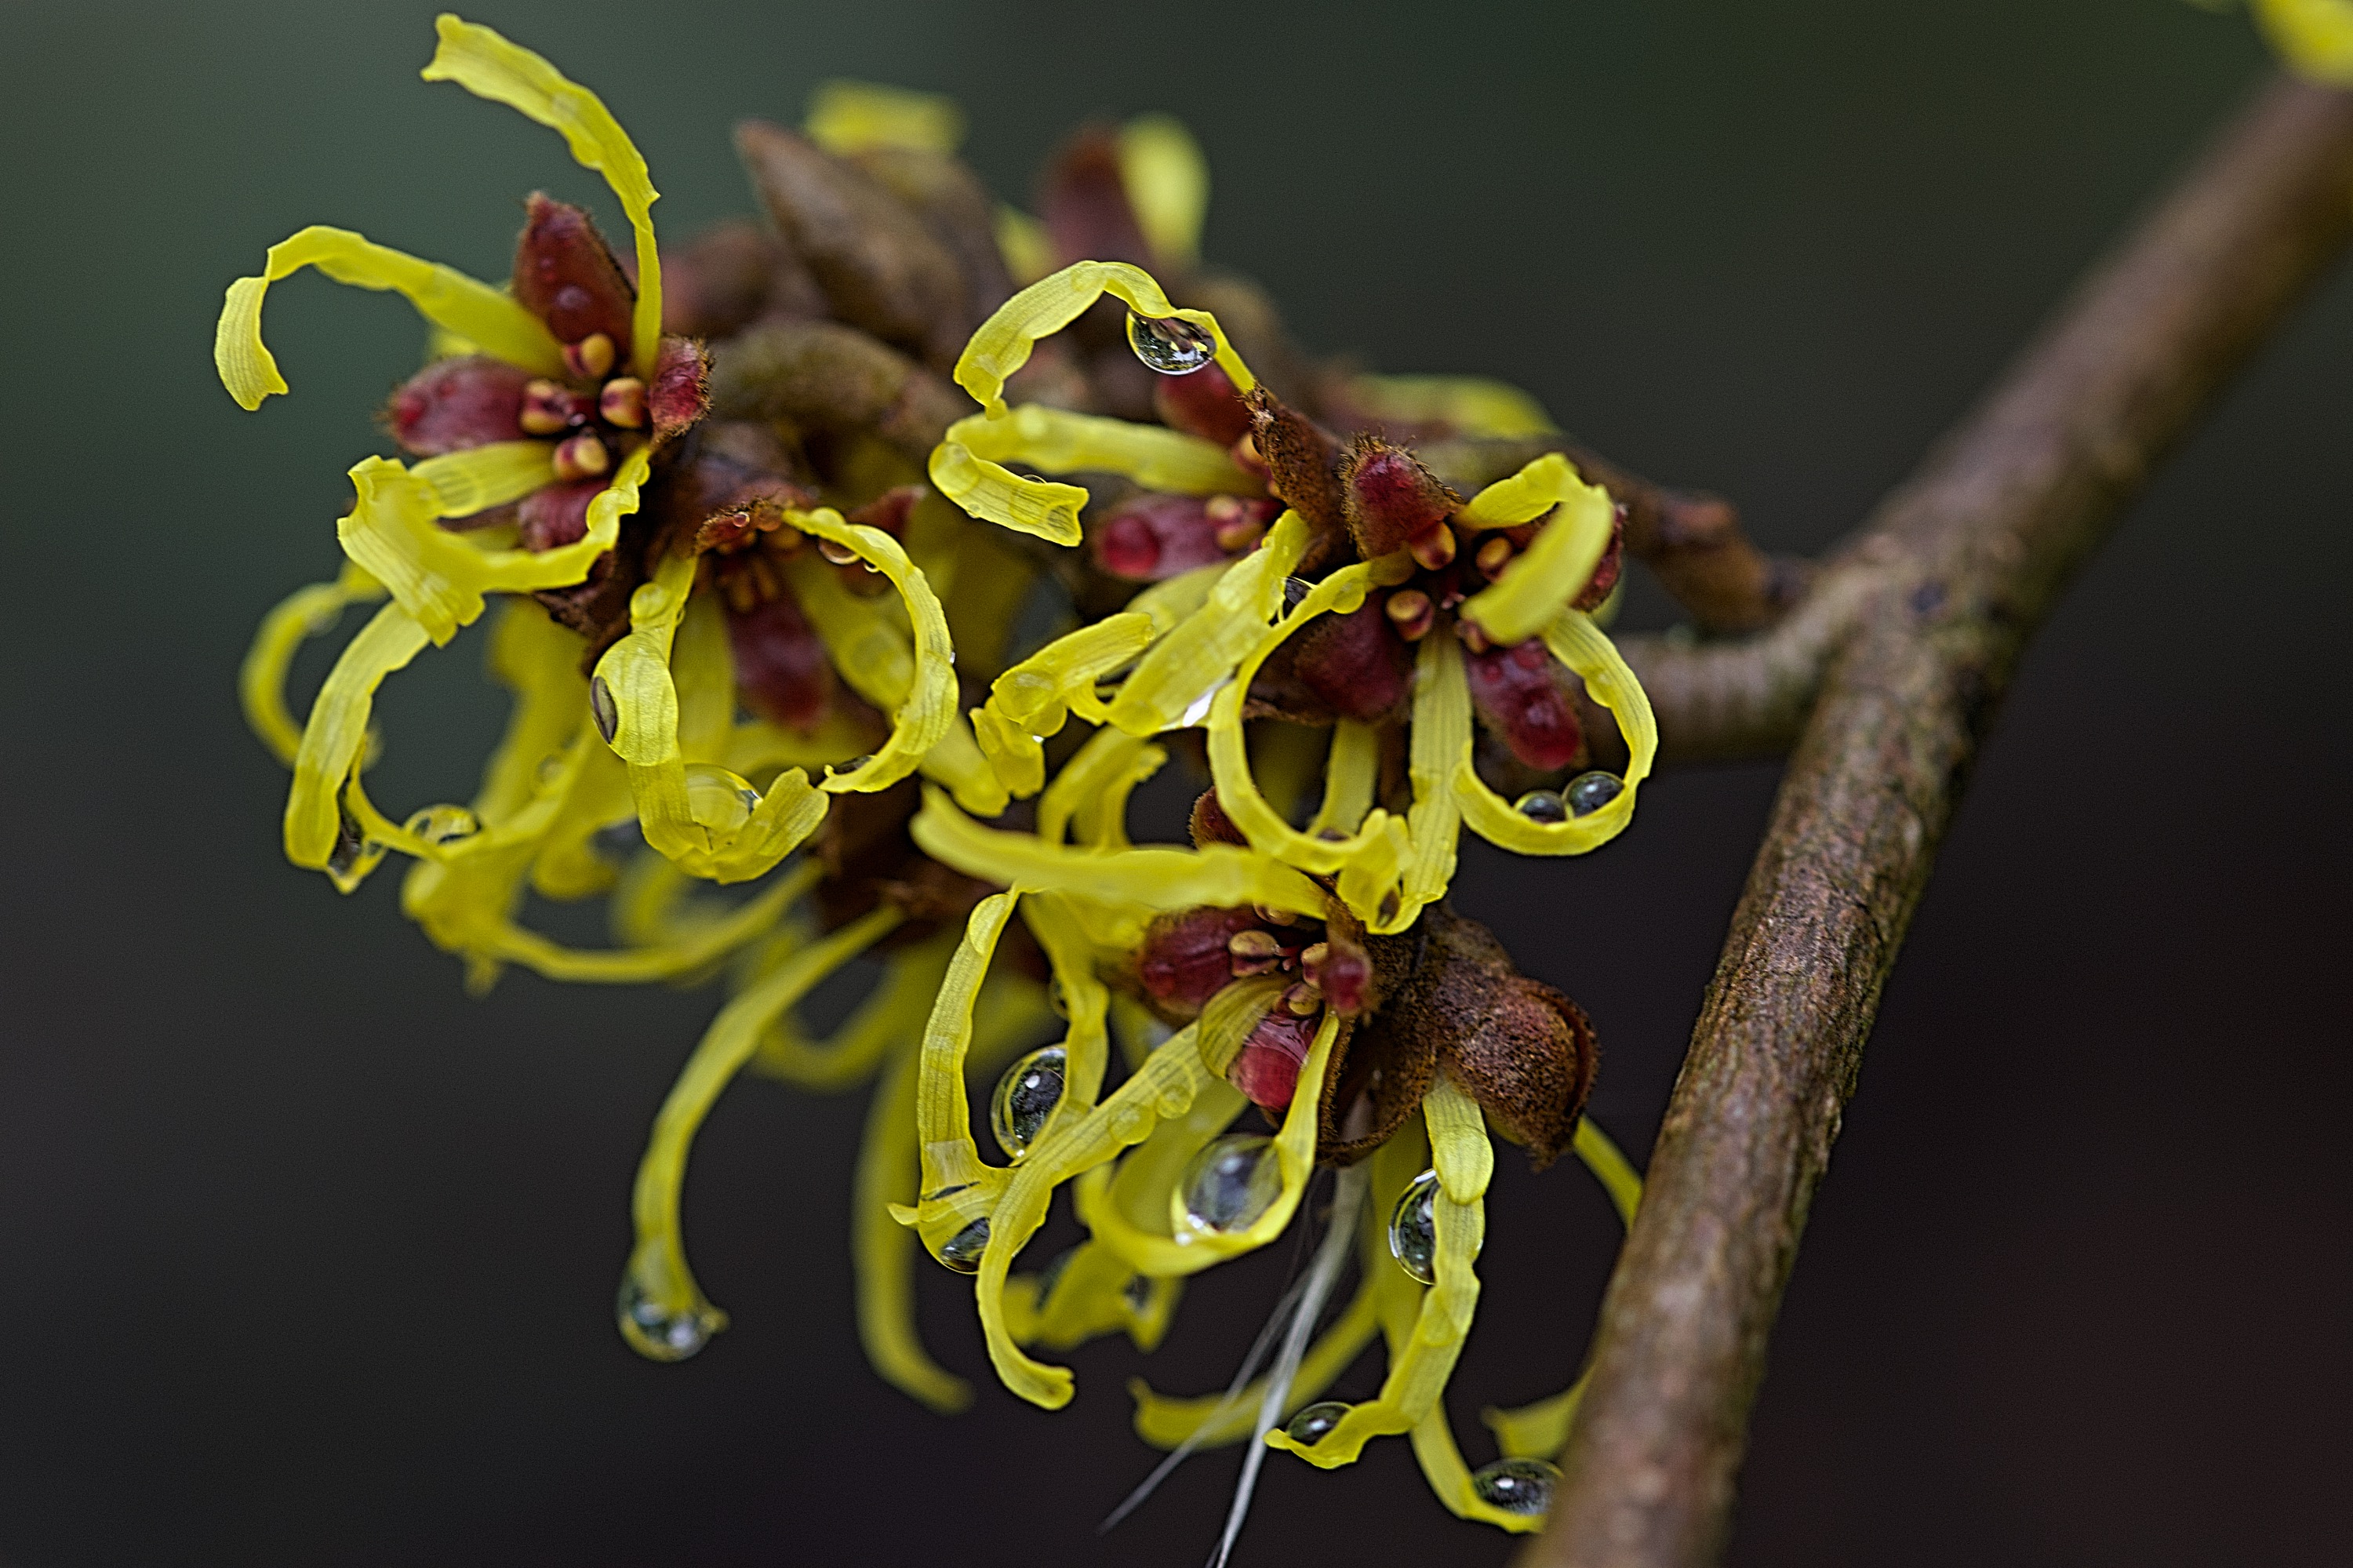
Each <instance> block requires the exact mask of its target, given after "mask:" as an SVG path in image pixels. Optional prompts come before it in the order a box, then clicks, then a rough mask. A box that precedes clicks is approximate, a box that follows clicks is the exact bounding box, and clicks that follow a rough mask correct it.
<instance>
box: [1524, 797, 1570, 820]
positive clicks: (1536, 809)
mask: <svg viewBox="0 0 2353 1568" xmlns="http://www.w3.org/2000/svg"><path fill="white" fill-rule="evenodd" d="M1512 810H1514V811H1517V812H1518V813H1519V814H1520V815H1521V816H1523V817H1525V818H1527V819H1528V821H1532V822H1565V821H1568V802H1567V801H1566V800H1562V799H1561V798H1560V797H1559V796H1557V795H1556V794H1554V793H1553V792H1552V791H1551V790H1549V789H1531V790H1529V791H1528V792H1527V793H1526V794H1525V795H1523V796H1521V797H1520V798H1519V799H1518V800H1514V801H1513V802H1512Z"/></svg>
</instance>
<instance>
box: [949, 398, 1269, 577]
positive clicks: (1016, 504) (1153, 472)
mask: <svg viewBox="0 0 2353 1568" xmlns="http://www.w3.org/2000/svg"><path fill="white" fill-rule="evenodd" d="M1008 463H1018V464H1020V465H1021V466H1023V467H1025V468H1036V469H1042V470H1044V471H1047V472H1049V473H1077V472H1082V471H1088V472H1103V473H1117V474H1124V475H1126V476H1127V477H1128V478H1130V479H1133V480H1134V481H1135V482H1137V483H1138V484H1140V485H1142V486H1144V487H1145V489H1146V490H1157V491H1164V492H1167V493H1171V494H1176V495H1258V494H1261V493H1264V488H1265V487H1264V486H1263V485H1261V483H1260V482H1259V481H1258V479H1257V478H1256V477H1255V476H1253V475H1251V474H1250V473H1249V472H1247V471H1244V470H1242V469H1240V468H1239V467H1237V466H1236V465H1235V463H1234V461H1233V458H1232V457H1231V456H1230V455H1229V453H1228V452H1227V450H1225V449H1224V448H1223V447H1220V446H1219V445H1218V444H1217V443H1216V442H1214V441H1205V440H1202V439H1201V438H1200V437H1198V436H1190V435H1187V434H1186V433H1185V432H1184V431H1182V430H1172V429H1167V428H1166V427H1165V426H1161V425H1134V424H1130V423H1128V422H1127V421H1126V420H1124V419H1107V418H1101V417H1100V416H1097V415H1093V414H1073V413H1071V412H1070V411H1069V410H1067V409H1063V408H1049V407H1047V406H1046V405H1044V404H1042V403H1029V404H1025V405H1023V406H1022V407H1021V408H1015V409H1012V410H1010V411H1008V412H1005V413H999V414H995V415H989V414H976V415H974V416H972V417H971V418H965V419H959V420H957V421H956V422H955V424H953V425H950V426H949V427H948V430H947V435H946V436H945V438H944V440H942V441H941V443H940V444H939V446H937V447H936V448H934V450H933V452H932V459H931V463H930V471H931V476H932V482H933V483H934V485H936V486H938V487H939V491H940V493H941V494H943V495H944V496H946V497H947V498H948V499H949V500H950V501H953V502H955V503H956V504H957V505H958V506H961V507H963V508H964V509H965V511H966V512H968V513H970V514H972V515H973V516H975V517H977V518H979V519H980V520H981V521H983V522H985V523H995V524H997V525H998V526H1000V527H1006V528H1012V529H1015V530H1017V531H1018V532H1020V533H1024V534H1035V535H1038V536H1039V537H1040V538H1043V539H1048V540H1050V541H1052V542H1053V543H1055V544H1058V545H1075V544H1077V543H1078V542H1079V539H1080V537H1081V534H1080V528H1079V513H1080V512H1081V511H1082V509H1083V508H1084V507H1085V506H1086V504H1087V502H1088V500H1089V499H1090V497H1089V495H1088V493H1087V491H1086V489H1085V487H1084V486H1082V485H1076V484H1062V483H1056V482H1053V481H1050V480H1045V479H1039V478H1037V477H1036V476H1034V475H1032V476H1029V477H1023V476H1021V475H1018V474H1016V473H1015V472H1014V471H1012V470H1011V469H1009V468H1008V467H1007V466H1006V464H1008Z"/></svg>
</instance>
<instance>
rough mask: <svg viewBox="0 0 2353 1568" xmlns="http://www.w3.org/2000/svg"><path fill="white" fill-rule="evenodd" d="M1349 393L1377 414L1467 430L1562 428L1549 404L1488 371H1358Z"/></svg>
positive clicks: (1498, 433)
mask: <svg viewBox="0 0 2353 1568" xmlns="http://www.w3.org/2000/svg"><path fill="white" fill-rule="evenodd" d="M1348 394H1349V396H1350V397H1353V398H1354V399H1355V400H1356V402H1358V403H1360V404H1362V405H1363V406H1364V408H1366V411H1367V412H1369V413H1371V414H1373V415H1374V416H1376V417H1377V418H1383V419H1393V420H1396V421H1397V422H1398V423H1399V424H1420V423H1424V422H1427V421H1432V420H1443V421H1445V422H1446V423H1447V424H1449V425H1451V426H1453V427H1454V429H1456V430H1457V431H1458V432H1459V433H1461V434H1462V435H1465V436H1482V437H1487V438H1491V439H1493V440H1512V439H1514V438H1516V437H1526V436H1548V435H1552V434H1554V433H1555V431H1556V426H1555V425H1554V424H1553V422H1552V416H1551V415H1549V414H1547V413H1546V412H1545V410H1544V405H1543V404H1541V403H1539V402H1537V401H1536V400H1535V398H1534V397H1530V396H1528V394H1526V393H1525V392H1523V391H1521V390H1520V389H1519V388H1518V387H1513V386H1509V385H1506V384H1505V383H1504V382H1501V381H1490V380H1488V379H1486V378H1485V377H1483V376H1350V377H1349V378H1348Z"/></svg>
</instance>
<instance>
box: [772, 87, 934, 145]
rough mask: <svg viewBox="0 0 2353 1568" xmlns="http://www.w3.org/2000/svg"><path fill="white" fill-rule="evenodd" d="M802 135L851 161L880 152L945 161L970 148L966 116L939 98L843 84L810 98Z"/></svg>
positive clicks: (896, 89) (901, 89)
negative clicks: (893, 151) (961, 148)
mask: <svg viewBox="0 0 2353 1568" xmlns="http://www.w3.org/2000/svg"><path fill="white" fill-rule="evenodd" d="M801 130H802V131H803V132H805V133H807V136H808V139H809V140H810V141H812V142H814V143H817V144H818V146H820V147H822V148H824V149H825V150H826V151H827V152H828V153H839V154H842V155H843V156H845V157H848V156H850V155H852V154H859V153H865V152H871V151H873V150H875V149H877V148H903V149H905V150H907V151H909V152H915V153H938V154H942V155H945V154H950V153H953V152H955V150H956V148H957V147H958V146H960V145H961V144H962V143H963V142H964V111H963V110H962V109H960V108H958V107H957V106H956V101H955V99H953V98H943V97H941V96H940V95H939V94H938V93H936V92H917V91H915V90H913V89H912V88H905V87H886V86H883V85H882V84H881V83H879V82H871V81H846V80H842V79H839V78H837V79H834V80H831V81H821V82H819V83H818V84H817V90H816V91H815V92H813V93H811V94H809V105H808V114H807V117H806V118H805V119H804V120H803V121H802V122H801Z"/></svg>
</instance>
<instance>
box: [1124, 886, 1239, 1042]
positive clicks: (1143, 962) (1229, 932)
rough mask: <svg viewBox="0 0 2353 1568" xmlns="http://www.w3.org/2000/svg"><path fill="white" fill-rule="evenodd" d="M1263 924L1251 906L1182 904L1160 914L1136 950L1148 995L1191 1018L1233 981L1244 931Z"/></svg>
mask: <svg viewBox="0 0 2353 1568" xmlns="http://www.w3.org/2000/svg"><path fill="white" fill-rule="evenodd" d="M1260 926H1261V920H1260V919H1259V916H1258V915H1257V914H1256V913H1255V912H1254V911H1251V910H1249V909H1210V908H1199V909H1179V910H1176V911H1174V912H1172V913H1170V914H1166V915H1162V916H1158V917H1157V918H1155V920H1154V921H1153V922H1152V925H1151V926H1150V927H1148V928H1147V929H1146V930H1145V933H1144V945H1143V947H1141V948H1138V949H1137V951H1136V955H1135V970H1136V976H1137V978H1138V979H1139V980H1142V981H1143V982H1144V990H1145V995H1147V996H1149V997H1151V998H1152V1000H1153V1001H1156V1002H1159V1003H1160V1004H1161V1005H1162V1006H1164V1007H1166V1008H1167V1009H1168V1010H1169V1011H1170V1012H1176V1013H1178V1014H1181V1015H1182V1016H1184V1017H1187V1018H1190V1017H1192V1016H1193V1015H1195V1014H1196V1013H1198V1012H1200V1011H1201V1009H1202V1008H1204V1007H1206V1006H1208V1001H1209V999H1210V998H1211V997H1213V996H1215V995H1217V994H1218V992H1219V991H1223V990H1224V989H1225V988H1226V987H1227V986H1229V985H1231V984H1232V983H1233V980H1234V967H1233V952H1232V949H1231V948H1230V946H1229V944H1230V943H1231V942H1232V940H1233V938H1234V937H1235V935H1236V934H1237V933H1239V932H1242V931H1248V930H1253V929H1256V928H1258V927H1260Z"/></svg>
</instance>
